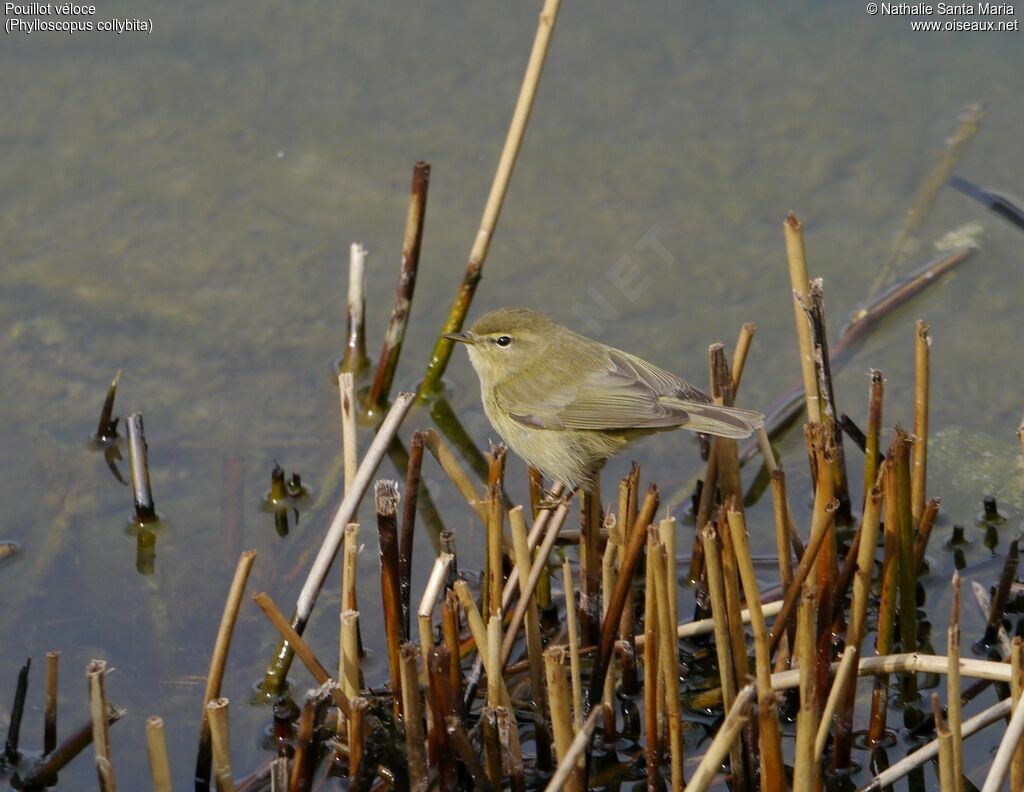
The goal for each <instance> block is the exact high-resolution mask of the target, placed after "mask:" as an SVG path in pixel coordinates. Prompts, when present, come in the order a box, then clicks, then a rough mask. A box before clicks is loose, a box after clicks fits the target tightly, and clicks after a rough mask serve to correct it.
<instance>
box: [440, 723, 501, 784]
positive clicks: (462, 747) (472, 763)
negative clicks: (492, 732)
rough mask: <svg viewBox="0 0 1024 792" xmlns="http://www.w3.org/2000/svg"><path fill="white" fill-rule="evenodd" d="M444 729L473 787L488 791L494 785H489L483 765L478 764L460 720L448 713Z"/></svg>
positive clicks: (478, 761) (477, 758)
mask: <svg viewBox="0 0 1024 792" xmlns="http://www.w3.org/2000/svg"><path fill="white" fill-rule="evenodd" d="M445 730H446V732H447V735H448V742H449V743H450V744H451V746H452V747H453V748H454V749H455V753H456V754H457V755H458V757H459V761H461V762H462V764H463V765H465V767H466V770H467V771H468V772H469V777H470V778H471V779H472V781H473V788H474V789H479V790H483V792H490V790H492V789H493V788H494V787H492V786H491V782H490V780H489V779H488V778H487V773H486V771H485V770H484V767H483V765H482V764H480V759H479V757H477V755H476V751H475V750H474V749H473V744H472V743H471V742H470V740H469V735H468V734H466V730H465V729H464V728H463V726H462V722H461V721H460V720H459V719H458V718H456V717H454V716H452V715H449V716H448V717H447V718H445Z"/></svg>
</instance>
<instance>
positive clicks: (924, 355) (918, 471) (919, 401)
mask: <svg viewBox="0 0 1024 792" xmlns="http://www.w3.org/2000/svg"><path fill="white" fill-rule="evenodd" d="M914 329H915V332H914V450H913V455H914V456H913V473H912V475H911V480H910V510H911V517H912V519H913V521H914V525H915V526H917V525H920V524H921V515H922V514H923V513H924V499H925V481H926V477H927V470H928V377H929V352H930V348H931V345H932V339H931V337H930V336H929V335H928V323H927V322H925V321H924V320H923V319H918V320H917V324H916V325H915V328H914Z"/></svg>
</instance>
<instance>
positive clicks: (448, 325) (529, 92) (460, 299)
mask: <svg viewBox="0 0 1024 792" xmlns="http://www.w3.org/2000/svg"><path fill="white" fill-rule="evenodd" d="M560 4H561V0H545V2H544V7H543V9H541V12H540V19H539V20H538V24H537V34H536V36H535V37H534V40H533V50H532V51H531V53H530V60H529V61H528V62H527V65H526V74H525V75H524V76H523V84H522V87H521V88H520V89H519V98H518V99H517V100H516V106H515V110H514V111H513V113H512V121H511V122H510V124H509V129H508V136H507V137H506V138H505V146H504V148H503V149H502V151H501V158H500V159H499V160H498V170H497V173H495V175H494V181H493V182H492V183H491V192H490V194H489V195H488V196H487V203H486V205H485V206H484V212H483V217H482V218H481V220H480V229H479V230H478V231H477V233H476V237H475V239H474V240H473V247H472V248H471V250H470V252H469V262H468V263H467V264H466V274H465V275H464V276H463V279H462V285H461V286H460V287H459V291H458V294H457V295H456V297H455V301H454V302H453V303H452V307H451V309H450V310H449V312H448V318H447V319H446V320H445V323H444V327H443V328H442V329H441V333H458V332H459V331H460V330H462V325H463V323H464V322H465V320H466V314H467V313H469V306H470V304H471V303H472V302H473V295H474V294H476V287H477V284H478V283H479V282H480V276H481V275H482V274H483V267H484V262H485V261H486V260H487V253H488V251H489V250H490V247H491V240H492V239H493V238H494V230H495V227H496V226H497V224H498V216H499V215H500V214H501V207H502V204H504V202H505V193H506V192H507V191H508V185H509V181H510V180H511V178H512V169H513V168H514V167H515V164H516V158H517V157H518V156H519V149H520V147H521V146H522V143H523V136H524V135H525V133H526V125H527V123H528V122H529V120H530V111H531V110H532V109H533V100H534V97H536V95H537V86H538V85H539V84H540V77H541V73H542V72H543V70H544V61H545V59H546V58H547V54H548V46H549V45H550V43H551V34H552V33H553V32H554V29H555V21H556V20H557V19H558V7H559V5H560ZM454 343H455V342H453V341H451V340H450V339H447V338H444V336H443V335H439V336H438V339H437V343H436V344H435V345H434V351H433V353H432V354H431V356H430V363H429V364H428V365H427V372H426V375H425V376H424V378H423V383H422V384H421V385H420V396H421V397H428V396H436V395H437V394H439V393H440V392H441V377H442V376H444V370H445V368H446V367H447V366H448V360H449V359H450V358H451V355H452V346H453V345H454Z"/></svg>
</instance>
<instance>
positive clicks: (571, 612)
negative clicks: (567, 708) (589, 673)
mask: <svg viewBox="0 0 1024 792" xmlns="http://www.w3.org/2000/svg"><path fill="white" fill-rule="evenodd" d="M580 577H581V578H582V577H583V570H580ZM562 589H563V591H564V592H565V625H566V629H567V632H568V635H569V646H568V649H569V679H570V681H571V682H572V686H571V689H572V725H573V729H574V730H576V731H578V730H579V729H580V727H582V726H583V687H582V683H581V682H580V628H579V620H578V619H577V618H576V617H577V615H578V613H577V610H576V597H575V596H574V595H573V581H572V564H570V563H569V559H568V558H565V559H563V560H562Z"/></svg>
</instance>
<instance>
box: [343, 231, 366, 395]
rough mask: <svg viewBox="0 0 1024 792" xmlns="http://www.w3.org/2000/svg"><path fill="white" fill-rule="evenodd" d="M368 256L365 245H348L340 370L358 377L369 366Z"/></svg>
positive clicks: (354, 243)
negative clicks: (367, 323) (366, 293)
mask: <svg viewBox="0 0 1024 792" xmlns="http://www.w3.org/2000/svg"><path fill="white" fill-rule="evenodd" d="M366 256H367V251H366V248H365V247H363V246H362V245H361V244H360V243H358V242H353V243H352V245H351V247H349V256H348V312H347V313H348V321H347V327H346V329H345V353H344V354H343V355H342V358H341V366H340V368H339V370H340V371H342V372H346V373H351V374H353V375H354V376H356V377H358V376H359V374H361V373H362V372H363V371H364V370H365V369H366V367H367V366H369V365H370V358H369V357H368V356H367V354H366V295H365V292H366Z"/></svg>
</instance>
